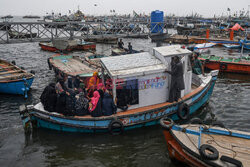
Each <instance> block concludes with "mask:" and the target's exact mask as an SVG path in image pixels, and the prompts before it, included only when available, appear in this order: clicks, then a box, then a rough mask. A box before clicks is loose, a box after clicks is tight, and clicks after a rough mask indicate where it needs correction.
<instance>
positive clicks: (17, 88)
mask: <svg viewBox="0 0 250 167" xmlns="http://www.w3.org/2000/svg"><path fill="white" fill-rule="evenodd" d="M33 80H34V77H33V78H30V79H27V80H26V81H27V85H28V86H27V88H26V89H27V90H29V89H30V87H31V85H32V83H33ZM25 87H26V86H25V85H24V81H23V79H21V80H19V81H13V82H6V83H0V93H7V94H19V95H24V93H25Z"/></svg>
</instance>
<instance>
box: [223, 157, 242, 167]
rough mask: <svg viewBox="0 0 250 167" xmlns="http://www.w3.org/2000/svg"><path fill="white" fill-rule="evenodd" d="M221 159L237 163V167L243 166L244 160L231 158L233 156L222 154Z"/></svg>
mask: <svg viewBox="0 0 250 167" xmlns="http://www.w3.org/2000/svg"><path fill="white" fill-rule="evenodd" d="M220 160H221V161H224V162H227V163H231V164H234V165H236V167H242V166H243V165H242V162H240V161H239V160H237V159H234V158H231V157H228V156H225V155H222V156H221V157H220Z"/></svg>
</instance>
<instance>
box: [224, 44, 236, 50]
mask: <svg viewBox="0 0 250 167" xmlns="http://www.w3.org/2000/svg"><path fill="white" fill-rule="evenodd" d="M222 46H224V47H226V48H229V49H239V48H240V45H239V44H222Z"/></svg>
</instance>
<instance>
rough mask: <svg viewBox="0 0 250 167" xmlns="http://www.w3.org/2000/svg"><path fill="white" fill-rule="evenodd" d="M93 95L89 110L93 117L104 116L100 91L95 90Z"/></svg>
mask: <svg viewBox="0 0 250 167" xmlns="http://www.w3.org/2000/svg"><path fill="white" fill-rule="evenodd" d="M93 95H94V96H93V97H92V98H91V101H90V103H89V112H90V115H91V116H92V117H99V116H102V108H101V101H100V94H99V92H98V91H94V93H93Z"/></svg>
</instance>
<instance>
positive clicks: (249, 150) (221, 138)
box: [172, 125, 250, 166]
mask: <svg viewBox="0 0 250 167" xmlns="http://www.w3.org/2000/svg"><path fill="white" fill-rule="evenodd" d="M183 127H186V128H188V129H192V130H195V131H199V125H190V126H189V127H188V126H187V125H185V126H183ZM213 129H219V130H226V129H224V128H218V127H213ZM226 131H227V130H226ZM172 132H173V134H174V135H175V136H176V137H177V138H178V139H179V140H180V142H181V143H182V144H183V145H185V146H186V147H188V148H189V149H190V150H192V151H193V152H195V153H196V154H198V155H199V150H198V140H199V136H198V135H193V134H188V133H184V132H181V131H175V130H172ZM232 132H235V133H240V134H247V135H250V133H248V132H240V131H235V130H232ZM202 144H208V145H211V146H213V147H215V148H216V149H217V150H218V152H219V157H221V156H222V155H225V156H228V157H231V158H234V159H237V160H239V161H241V162H242V164H243V166H248V165H249V164H250V159H249V157H250V140H249V139H244V138H239V137H232V136H226V135H219V134H216V135H215V134H203V133H202V135H201V145H202ZM213 162H214V163H216V164H219V165H221V166H224V165H225V164H224V163H223V162H222V161H221V160H219V159H218V160H213Z"/></svg>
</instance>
